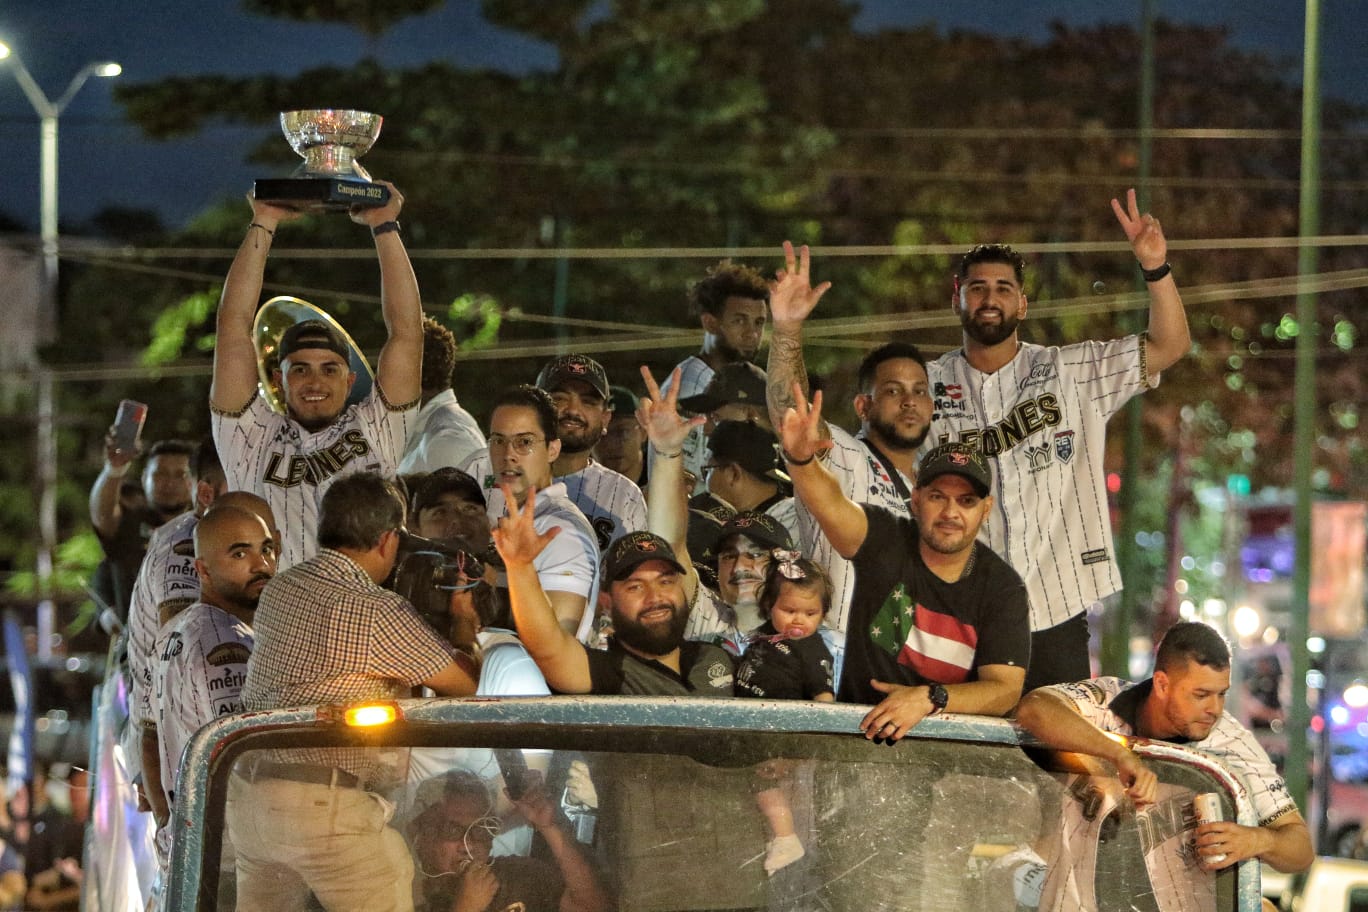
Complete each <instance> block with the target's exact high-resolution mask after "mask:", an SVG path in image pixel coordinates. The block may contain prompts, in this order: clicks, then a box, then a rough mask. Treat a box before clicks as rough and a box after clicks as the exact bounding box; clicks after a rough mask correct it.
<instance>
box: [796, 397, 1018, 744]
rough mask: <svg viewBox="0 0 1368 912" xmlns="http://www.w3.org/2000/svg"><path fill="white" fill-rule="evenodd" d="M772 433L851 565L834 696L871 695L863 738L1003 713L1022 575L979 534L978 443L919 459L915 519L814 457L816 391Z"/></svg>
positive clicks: (803, 495) (983, 506) (1012, 694)
mask: <svg viewBox="0 0 1368 912" xmlns="http://www.w3.org/2000/svg"><path fill="white" fill-rule="evenodd" d="M795 398H796V399H797V404H796V407H795V408H793V409H790V410H789V411H788V412H787V413H786V414H785V416H784V423H783V427H782V429H781V431H780V438H781V440H782V442H783V447H784V451H785V454H786V455H785V459H786V460H787V462H788V466H789V471H790V472H791V474H792V476H793V486H794V491H795V493H796V495H797V496H798V497H799V498H800V499H801V500H802V501H803V503H804V504H806V505H807V507H808V509H809V510H811V511H812V515H813V516H814V517H815V518H816V519H817V522H818V524H819V525H820V526H821V529H822V532H823V534H825V535H826V537H827V538H828V539H830V541H831V544H832V547H834V548H835V550H836V551H837V553H839V554H840V555H841V556H842V557H844V558H846V559H848V560H850V561H851V564H852V566H853V567H854V570H855V590H854V593H853V595H852V597H851V603H850V615H849V621H848V626H847V631H846V642H845V661H844V664H843V667H842V671H841V679H840V682H839V686H838V688H837V697H838V699H841V700H845V701H850V702H857V703H876V704H877V705H876V706H875V707H874V708H873V709H871V710H870V711H869V712H868V713H867V714H866V715H865V717H864V719H863V721H862V722H861V728H862V729H863V730H864V733H865V737H867V738H880V739H887V740H892V741H896V740H897V739H899V738H901V737H902V736H903V735H905V734H907V732H908V731H909V730H910V729H911V728H912V727H913V726H914V725H916V724H917V723H918V722H920V721H921V720H922V719H923V718H924V717H925V716H927V715H933V714H935V713H938V712H941V711H942V710H945V709H947V708H949V709H952V710H954V711H956V712H966V713H979V714H984V715H1003V714H1005V713H1007V712H1008V711H1010V710H1011V708H1012V707H1013V706H1015V705H1016V703H1017V700H1018V699H1019V698H1020V697H1021V685H1022V682H1023V681H1024V680H1025V678H1026V666H1027V663H1028V660H1029V658H1030V648H1031V634H1030V622H1029V615H1028V611H1027V606H1026V587H1025V584H1024V583H1023V582H1022V580H1021V576H1020V575H1019V574H1018V573H1017V572H1016V571H1015V570H1013V569H1012V568H1011V567H1010V566H1008V565H1007V563H1006V562H1005V561H1004V560H1002V558H1000V557H998V556H997V555H996V554H994V553H993V552H992V551H991V550H990V549H989V548H988V547H987V546H985V545H982V544H980V543H978V542H977V541H975V539H976V537H977V536H978V532H979V529H980V527H982V525H983V522H984V520H985V519H986V518H987V516H988V513H989V511H990V510H991V509H992V506H993V498H992V496H991V495H990V494H989V491H990V490H991V489H992V483H993V477H992V472H991V471H990V470H989V468H988V463H987V460H986V459H985V458H984V456H983V454H982V453H980V452H979V451H978V450H976V449H974V448H972V447H969V446H966V445H965V444H960V443H947V444H944V445H942V446H939V447H936V448H935V449H933V450H930V451H929V452H927V453H926V455H925V456H923V457H922V461H921V463H920V464H919V466H918V469H917V484H916V487H915V488H914V489H913V491H912V502H911V512H912V515H911V518H910V519H909V518H904V517H900V516H896V515H894V514H893V513H891V512H890V511H888V510H885V509H883V508H881V507H875V506H871V505H869V504H856V503H855V502H854V501H852V500H850V499H849V498H847V497H846V496H845V495H844V494H843V493H842V492H841V485H840V482H839V481H838V480H837V479H836V477H835V476H834V475H832V474H831V472H829V471H828V470H827V468H826V467H825V466H824V465H823V464H822V463H821V462H820V461H818V460H817V459H816V456H817V454H818V452H819V451H820V450H821V449H823V448H824V447H829V446H830V445H831V444H830V439H829V438H825V437H824V435H823V434H822V430H821V426H822V425H821V402H822V400H821V393H818V394H817V396H816V398H815V400H814V402H813V403H812V404H811V405H809V404H808V402H807V400H806V399H804V398H801V397H795Z"/></svg>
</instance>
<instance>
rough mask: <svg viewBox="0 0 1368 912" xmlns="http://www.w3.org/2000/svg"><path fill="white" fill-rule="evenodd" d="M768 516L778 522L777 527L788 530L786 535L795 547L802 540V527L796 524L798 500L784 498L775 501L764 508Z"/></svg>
mask: <svg viewBox="0 0 1368 912" xmlns="http://www.w3.org/2000/svg"><path fill="white" fill-rule="evenodd" d="M765 513H766V515H768V516H773V517H774V518H775V519H777V520H778V521H779V525H781V526H783V527H784V528H785V529H788V534H789V536H790V537H792V539H793V543H794V544H795V545H797V544H798V543H799V542H801V541H802V540H803V532H802V527H801V526H799V524H798V500H797V499H796V498H793V497H785V498H782V499H780V500H777V501H775V502H774V503H772V504H770V505H769V506H768V507H766V508H765Z"/></svg>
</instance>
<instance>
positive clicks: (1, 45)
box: [0, 41, 10, 60]
mask: <svg viewBox="0 0 1368 912" xmlns="http://www.w3.org/2000/svg"><path fill="white" fill-rule="evenodd" d="M9 55H10V49H9V45H8V44H5V42H3V41H0V60H4V59H5V58H6V57H8V56H9Z"/></svg>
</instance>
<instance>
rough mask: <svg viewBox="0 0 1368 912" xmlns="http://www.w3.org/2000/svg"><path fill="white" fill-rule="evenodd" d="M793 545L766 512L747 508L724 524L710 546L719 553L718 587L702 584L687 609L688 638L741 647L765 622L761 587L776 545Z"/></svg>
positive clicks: (789, 547) (740, 649) (741, 649)
mask: <svg viewBox="0 0 1368 912" xmlns="http://www.w3.org/2000/svg"><path fill="white" fill-rule="evenodd" d="M775 549H779V550H782V551H792V550H793V538H792V536H791V535H790V534H789V531H788V529H786V528H785V527H784V525H783V524H782V523H781V522H779V520H777V519H775V518H774V517H773V516H770V515H769V514H767V513H758V512H755V511H753V510H746V511H743V512H741V513H737V514H736V515H734V516H732V517H731V518H730V519H728V520H727V521H726V522H725V523H723V524H722V530H721V531H720V532H719V533H718V534H717V541H716V543H715V544H714V545H713V547H712V552H713V554H715V555H716V556H717V592H715V593H714V592H713V591H712V590H709V589H706V588H704V589H700V591H699V593H698V597H697V598H696V599H695V600H694V604H693V608H692V610H691V611H690V613H689V626H688V629H687V631H686V633H685V635H686V636H688V637H689V639H691V640H694V639H697V640H707V641H709V642H716V643H719V644H722V645H725V646H726V648H727V649H729V650H730V651H732V652H734V653H736V654H738V655H739V654H740V653H742V652H745V650H746V646H747V644H748V640H747V637H748V635H749V634H750V633H751V632H753V631H754V630H755V629H756V628H757V627H759V626H760V625H761V624H763V623H764V622H765V619H764V618H763V617H762V616H761V615H760V587H761V585H762V584H763V583H764V582H765V573H766V572H768V570H769V565H770V561H771V560H773V559H774V551H775Z"/></svg>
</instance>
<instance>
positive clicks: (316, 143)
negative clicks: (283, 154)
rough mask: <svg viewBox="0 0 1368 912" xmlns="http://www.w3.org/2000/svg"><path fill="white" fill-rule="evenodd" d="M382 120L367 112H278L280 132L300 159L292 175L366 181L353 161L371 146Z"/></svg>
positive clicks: (366, 178) (358, 166) (324, 110)
mask: <svg viewBox="0 0 1368 912" xmlns="http://www.w3.org/2000/svg"><path fill="white" fill-rule="evenodd" d="M384 120H385V118H383V117H381V116H380V115H379V114H372V113H370V112H369V111H350V110H341V109H337V108H315V109H312V110H307V111H284V112H282V113H281V115H280V129H281V130H282V131H283V132H284V133H285V138H286V139H287V140H289V141H290V148H292V149H294V150H295V152H297V153H298V154H299V155H301V156H303V158H304V164H302V165H301V166H300V167H299V170H298V171H296V172H295V174H296V176H298V177H343V178H346V177H351V178H357V177H359V178H361V179H362V180H370V179H371V176H370V175H369V174H367V173H366V169H365V168H362V167H361V163H360V162H358V161H357V158H359V157H360V156H362V155H364V154H366V152H367V151H368V150H369V149H370V147H371V146H373V145H375V140H376V138H377V137H379V136H380V125H381V124H382V123H384Z"/></svg>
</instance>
